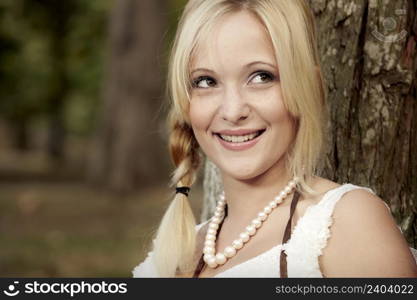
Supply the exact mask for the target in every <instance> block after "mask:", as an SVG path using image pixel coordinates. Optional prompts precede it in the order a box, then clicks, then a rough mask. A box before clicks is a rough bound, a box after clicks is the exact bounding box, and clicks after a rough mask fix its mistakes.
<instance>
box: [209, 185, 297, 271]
mask: <svg viewBox="0 0 417 300" xmlns="http://www.w3.org/2000/svg"><path fill="white" fill-rule="evenodd" d="M297 182H298V177H294V178H293V179H292V180H291V181H290V182H289V183H288V184H287V185H286V187H285V188H284V189H283V190H282V191H281V193H280V194H279V195H278V196H276V197H275V198H274V200H272V201H271V202H269V204H268V205H267V206H265V207H264V209H263V210H262V211H261V212H260V213H259V214H258V216H257V217H256V218H255V219H253V220H252V222H251V224H250V225H249V226H247V227H246V230H245V231H244V232H242V233H241V234H240V235H239V238H238V239H236V240H234V241H233V243H232V246H228V247H226V248H225V249H224V251H223V252H218V253H217V254H216V250H215V249H216V237H217V230H218V229H219V224H220V223H221V222H222V220H223V218H224V214H225V212H224V210H225V209H224V208H225V206H226V200H225V197H224V194H222V195H221V196H220V200H219V201H218V202H217V206H216V210H215V212H214V217H213V218H212V220H211V221H210V224H209V228H208V230H207V234H206V239H205V242H204V250H203V253H204V261H205V262H206V264H207V265H208V266H209V267H211V268H216V267H217V266H220V265H223V264H225V263H226V261H227V260H228V259H229V258H232V257H233V256H235V255H236V253H237V251H239V250H240V249H242V247H243V246H244V245H245V244H246V243H247V242H249V240H250V239H251V237H252V236H254V235H255V234H256V232H257V230H258V229H259V228H260V227H261V226H262V223H263V222H264V221H265V220H266V219H267V218H268V216H269V214H270V213H271V212H272V210H273V209H274V208H276V207H277V206H278V204H280V203H281V202H282V201H283V200H284V199H285V198H286V197H287V196H288V195H289V194H290V193H291V192H292V190H293V189H294V188H295V186H296V185H297Z"/></svg>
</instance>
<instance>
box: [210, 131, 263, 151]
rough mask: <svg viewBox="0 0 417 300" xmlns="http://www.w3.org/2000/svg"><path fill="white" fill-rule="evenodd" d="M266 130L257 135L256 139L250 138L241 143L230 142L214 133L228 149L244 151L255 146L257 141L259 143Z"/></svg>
mask: <svg viewBox="0 0 417 300" xmlns="http://www.w3.org/2000/svg"><path fill="white" fill-rule="evenodd" d="M265 131H266V130H262V132H261V134H259V135H258V136H257V137H255V138H254V139H252V140H250V141H246V142H240V143H234V142H228V141H225V140H224V139H222V138H221V137H220V136H219V134H214V135H215V136H216V139H217V140H218V141H219V142H220V144H221V145H222V146H223V147H224V148H226V149H228V150H232V151H242V150H246V149H249V148H251V147H253V146H255V145H256V143H258V141H259V140H260V138H261V137H262V135H263V134H264V133H265Z"/></svg>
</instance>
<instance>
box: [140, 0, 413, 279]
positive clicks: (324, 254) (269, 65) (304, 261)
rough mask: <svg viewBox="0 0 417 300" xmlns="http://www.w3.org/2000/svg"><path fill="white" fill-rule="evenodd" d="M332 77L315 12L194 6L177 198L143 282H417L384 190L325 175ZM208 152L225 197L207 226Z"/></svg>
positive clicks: (184, 25)
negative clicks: (198, 191)
mask: <svg viewBox="0 0 417 300" xmlns="http://www.w3.org/2000/svg"><path fill="white" fill-rule="evenodd" d="M321 78H322V77H321V71H320V67H319V59H318V56H317V49H316V45H315V32H314V19H313V17H312V15H311V13H310V11H309V8H308V6H307V4H306V3H305V1H303V0H297V1H296V0H292V1H279V0H259V1H254V0H240V1H238V0H210V1H207V0H191V1H189V2H188V4H187V5H186V7H185V10H184V13H183V15H182V18H181V20H180V23H179V28H178V31H177V34H176V37H175V41H174V45H173V49H172V55H171V59H170V65H169V78H168V83H169V91H170V96H171V99H172V107H171V111H170V124H171V125H170V126H171V136H170V151H171V154H172V157H173V161H174V163H175V165H176V167H177V169H176V170H175V172H174V174H173V178H172V182H173V184H174V185H175V186H176V187H177V189H176V194H175V198H174V200H173V202H172V203H171V205H170V206H169V208H168V209H167V211H166V213H165V215H164V217H163V219H162V222H161V224H160V227H159V229H158V231H157V234H156V237H155V239H154V244H153V251H152V252H150V253H149V254H148V257H147V258H146V260H145V261H144V262H143V263H142V264H140V265H139V266H137V267H136V268H135V269H134V271H133V275H134V276H135V277H192V276H194V277H275V276H276V277H278V276H289V277H414V276H416V275H417V266H416V263H415V260H414V258H413V255H412V253H411V252H410V249H409V247H408V245H407V243H406V241H405V239H404V238H403V236H402V234H401V232H400V230H398V228H397V226H396V224H395V221H394V220H393V218H392V217H391V214H390V212H389V209H388V210H387V208H386V205H385V203H384V202H383V201H382V200H381V199H380V198H378V197H377V196H376V195H375V194H374V193H373V191H372V190H371V189H369V188H365V187H360V186H356V185H353V184H343V185H339V184H337V183H335V182H332V181H330V180H327V179H324V178H321V177H318V176H315V175H314V174H315V173H316V172H317V170H318V169H319V167H320V166H319V165H318V162H319V156H320V154H321V152H322V145H323V141H324V136H325V134H324V123H325V101H324V100H325V93H324V88H323V85H322V80H321ZM200 149H201V150H202V152H204V154H205V155H206V156H207V157H208V158H209V159H210V160H211V161H212V162H214V163H215V164H216V165H217V167H218V168H219V170H220V172H221V177H222V181H223V186H224V193H223V195H222V197H221V198H220V199H219V200H218V205H217V208H216V212H215V215H214V216H213V217H212V218H211V219H210V220H208V221H206V222H204V223H202V224H199V225H197V226H196V225H195V219H194V216H193V214H192V211H191V209H190V206H189V204H188V201H187V196H188V191H189V187H190V186H192V184H193V183H194V181H195V178H196V173H197V170H198V167H199V164H200V152H199V151H200ZM336 203H337V206H336ZM289 216H290V218H289ZM287 225H288V226H287ZM289 235H290V236H289ZM196 237H197V239H196ZM381 262H384V263H383V264H382V263H381Z"/></svg>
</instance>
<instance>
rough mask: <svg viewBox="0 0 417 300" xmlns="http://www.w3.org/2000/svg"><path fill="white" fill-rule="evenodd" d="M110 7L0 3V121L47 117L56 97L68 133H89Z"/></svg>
mask: <svg viewBox="0 0 417 300" xmlns="http://www.w3.org/2000/svg"><path fill="white" fill-rule="evenodd" d="M112 2H113V1H112V0H89V1H82V0H71V1H55V0H31V1H29V0H4V1H2V2H1V3H0V117H3V118H5V119H7V120H9V121H12V122H17V123H18V122H22V121H23V120H25V121H26V120H32V119H36V118H37V119H39V118H41V119H42V118H46V117H47V116H48V113H50V112H51V105H54V104H53V101H56V98H57V95H58V96H59V97H60V98H61V99H60V103H62V105H65V106H64V114H65V119H66V123H67V125H68V126H67V128H68V130H69V131H70V132H73V133H78V134H88V133H89V132H90V131H91V129H92V127H93V124H94V119H95V115H96V112H97V108H98V107H99V103H100V102H99V98H100V82H101V79H102V72H103V67H102V66H103V58H104V53H105V43H106V37H107V22H108V16H109V12H110V9H111V5H112ZM59 73H60V74H59ZM63 85H64V86H63ZM60 90H62V91H65V93H63V94H62V95H61V94H59V91H60ZM59 105H61V104H59Z"/></svg>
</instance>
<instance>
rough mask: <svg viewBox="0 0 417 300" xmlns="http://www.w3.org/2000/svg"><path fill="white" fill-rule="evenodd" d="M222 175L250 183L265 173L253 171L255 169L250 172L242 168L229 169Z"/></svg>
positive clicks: (223, 171)
mask: <svg viewBox="0 0 417 300" xmlns="http://www.w3.org/2000/svg"><path fill="white" fill-rule="evenodd" d="M222 173H224V175H226V176H227V177H229V178H233V179H234V180H239V181H248V180H251V179H255V178H256V177H258V176H259V175H260V174H262V173H263V172H262V171H261V170H253V169H249V170H248V169H241V168H236V169H230V168H228V169H227V170H222Z"/></svg>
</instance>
